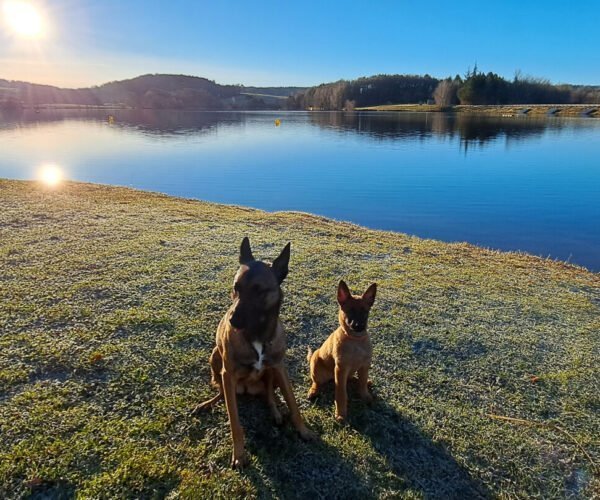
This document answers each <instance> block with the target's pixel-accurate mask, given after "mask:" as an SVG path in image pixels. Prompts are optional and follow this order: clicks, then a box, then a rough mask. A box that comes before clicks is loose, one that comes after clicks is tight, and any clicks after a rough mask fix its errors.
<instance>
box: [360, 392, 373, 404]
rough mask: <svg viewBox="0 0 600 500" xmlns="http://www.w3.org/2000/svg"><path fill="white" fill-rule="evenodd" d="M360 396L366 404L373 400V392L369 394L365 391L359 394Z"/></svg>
mask: <svg viewBox="0 0 600 500" xmlns="http://www.w3.org/2000/svg"><path fill="white" fill-rule="evenodd" d="M360 398H361V399H362V400H363V401H364V402H365V403H367V404H371V403H372V402H373V400H374V398H373V394H371V393H370V392H365V393H364V394H361V395H360Z"/></svg>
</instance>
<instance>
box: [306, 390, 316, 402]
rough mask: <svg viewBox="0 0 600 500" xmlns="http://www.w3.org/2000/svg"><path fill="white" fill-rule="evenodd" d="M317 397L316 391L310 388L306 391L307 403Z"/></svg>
mask: <svg viewBox="0 0 600 500" xmlns="http://www.w3.org/2000/svg"><path fill="white" fill-rule="evenodd" d="M317 396H318V391H317V390H316V389H313V388H312V387H311V388H310V389H309V390H308V394H307V395H306V398H307V399H308V400H309V401H312V400H313V399H315V398H316V397H317Z"/></svg>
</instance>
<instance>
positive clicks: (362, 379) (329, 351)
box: [308, 281, 377, 421]
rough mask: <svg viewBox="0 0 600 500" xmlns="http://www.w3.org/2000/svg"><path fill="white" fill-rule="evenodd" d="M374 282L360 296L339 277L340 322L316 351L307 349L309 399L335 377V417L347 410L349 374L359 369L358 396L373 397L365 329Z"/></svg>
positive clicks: (373, 295) (369, 398)
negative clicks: (309, 383) (309, 385)
mask: <svg viewBox="0 0 600 500" xmlns="http://www.w3.org/2000/svg"><path fill="white" fill-rule="evenodd" d="M376 293H377V284H376V283H373V284H372V285H371V286H370V287H369V288H367V291H366V292H365V293H364V294H363V295H362V296H356V295H352V294H351V293H350V290H349V289H348V285H346V283H345V282H344V281H340V284H339V286H338V291H337V300H338V303H339V305H340V310H339V313H338V319H339V322H340V326H339V327H338V329H337V330H335V331H334V332H333V333H332V334H331V335H330V336H329V338H328V339H327V340H326V341H325V342H323V345H322V346H321V347H319V349H317V350H316V351H315V352H313V353H311V352H310V350H309V352H308V362H309V363H310V378H311V380H312V386H311V388H310V390H309V391H308V397H309V399H312V398H314V397H315V396H316V395H317V393H318V391H319V389H320V386H321V385H322V384H324V383H326V382H328V381H330V380H331V379H334V380H335V417H336V419H337V420H338V421H343V420H345V418H346V416H347V413H348V393H347V389H346V385H347V382H348V378H349V377H351V376H352V375H354V374H355V373H357V372H358V390H359V394H360V397H361V398H362V399H364V400H365V401H367V402H369V403H370V402H371V401H373V396H372V395H371V393H370V392H369V368H370V367H371V359H372V357H373V348H372V347H371V339H370V338H369V334H368V333H367V322H368V319H369V311H370V310H371V307H372V306H373V302H375V294H376Z"/></svg>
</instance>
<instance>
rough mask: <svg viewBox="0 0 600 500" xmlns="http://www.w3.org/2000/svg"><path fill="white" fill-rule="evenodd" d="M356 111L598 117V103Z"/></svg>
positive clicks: (389, 107)
mask: <svg viewBox="0 0 600 500" xmlns="http://www.w3.org/2000/svg"><path fill="white" fill-rule="evenodd" d="M356 111H383V112H389V111H397V112H420V113H464V114H477V115H486V116H501V117H514V116H536V117H541V116H546V117H549V118H552V117H554V118H560V117H562V116H567V117H581V118H600V104H500V105H455V106H448V107H440V106H436V105H431V104H385V105H380V106H368V107H361V108H356Z"/></svg>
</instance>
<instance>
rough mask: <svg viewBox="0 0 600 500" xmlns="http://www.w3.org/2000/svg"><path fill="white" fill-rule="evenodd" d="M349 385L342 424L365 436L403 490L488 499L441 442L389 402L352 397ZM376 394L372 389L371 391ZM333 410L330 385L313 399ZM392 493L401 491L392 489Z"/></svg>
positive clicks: (353, 392)
mask: <svg viewBox="0 0 600 500" xmlns="http://www.w3.org/2000/svg"><path fill="white" fill-rule="evenodd" d="M351 382H352V383H350V384H349V394H348V396H349V398H348V421H347V423H346V424H345V425H348V426H350V427H351V428H352V429H354V430H355V431H357V432H358V433H360V434H361V435H362V436H364V437H365V438H366V439H368V440H369V441H370V443H371V445H372V447H373V449H374V450H376V451H377V453H379V454H380V455H381V456H382V457H383V458H384V459H385V461H386V463H387V464H388V466H389V468H390V469H391V470H392V471H393V473H394V474H395V475H396V476H397V477H398V478H399V479H401V480H402V481H401V484H403V485H406V490H412V491H413V492H419V493H420V494H421V495H422V496H423V497H424V498H457V499H458V498H461V499H462V498H490V497H491V493H490V492H489V491H488V490H487V489H486V487H485V486H484V485H483V484H482V483H481V482H480V481H478V480H477V479H475V478H473V477H471V475H470V474H469V472H468V471H467V470H465V469H464V468H463V467H462V466H461V465H460V464H458V462H456V460H455V459H454V457H453V456H452V455H451V453H450V452H449V451H448V450H446V449H445V447H444V446H443V445H441V444H437V443H434V442H432V441H431V440H430V439H429V438H428V437H427V436H425V435H424V434H423V433H422V432H421V430H420V429H419V428H418V427H417V426H415V425H414V424H413V423H412V422H410V421H409V420H408V419H407V418H405V417H404V416H402V415H401V414H400V413H399V412H398V411H396V410H395V409H394V408H393V407H392V406H391V405H389V404H388V403H386V402H385V401H384V400H382V399H380V398H377V397H376V399H375V402H374V403H373V404H372V405H371V406H368V405H366V404H365V403H363V402H362V401H360V400H359V399H358V397H357V396H356V383H355V382H356V381H355V380H352V381H351ZM373 393H374V395H375V396H376V388H375V390H374V391H373ZM316 404H317V405H319V406H326V405H329V406H330V407H331V410H332V411H333V407H334V398H333V384H330V385H328V386H326V387H325V390H324V391H323V393H321V394H320V395H319V397H318V399H317V401H316ZM395 493H400V494H401V493H402V491H400V492H395Z"/></svg>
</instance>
